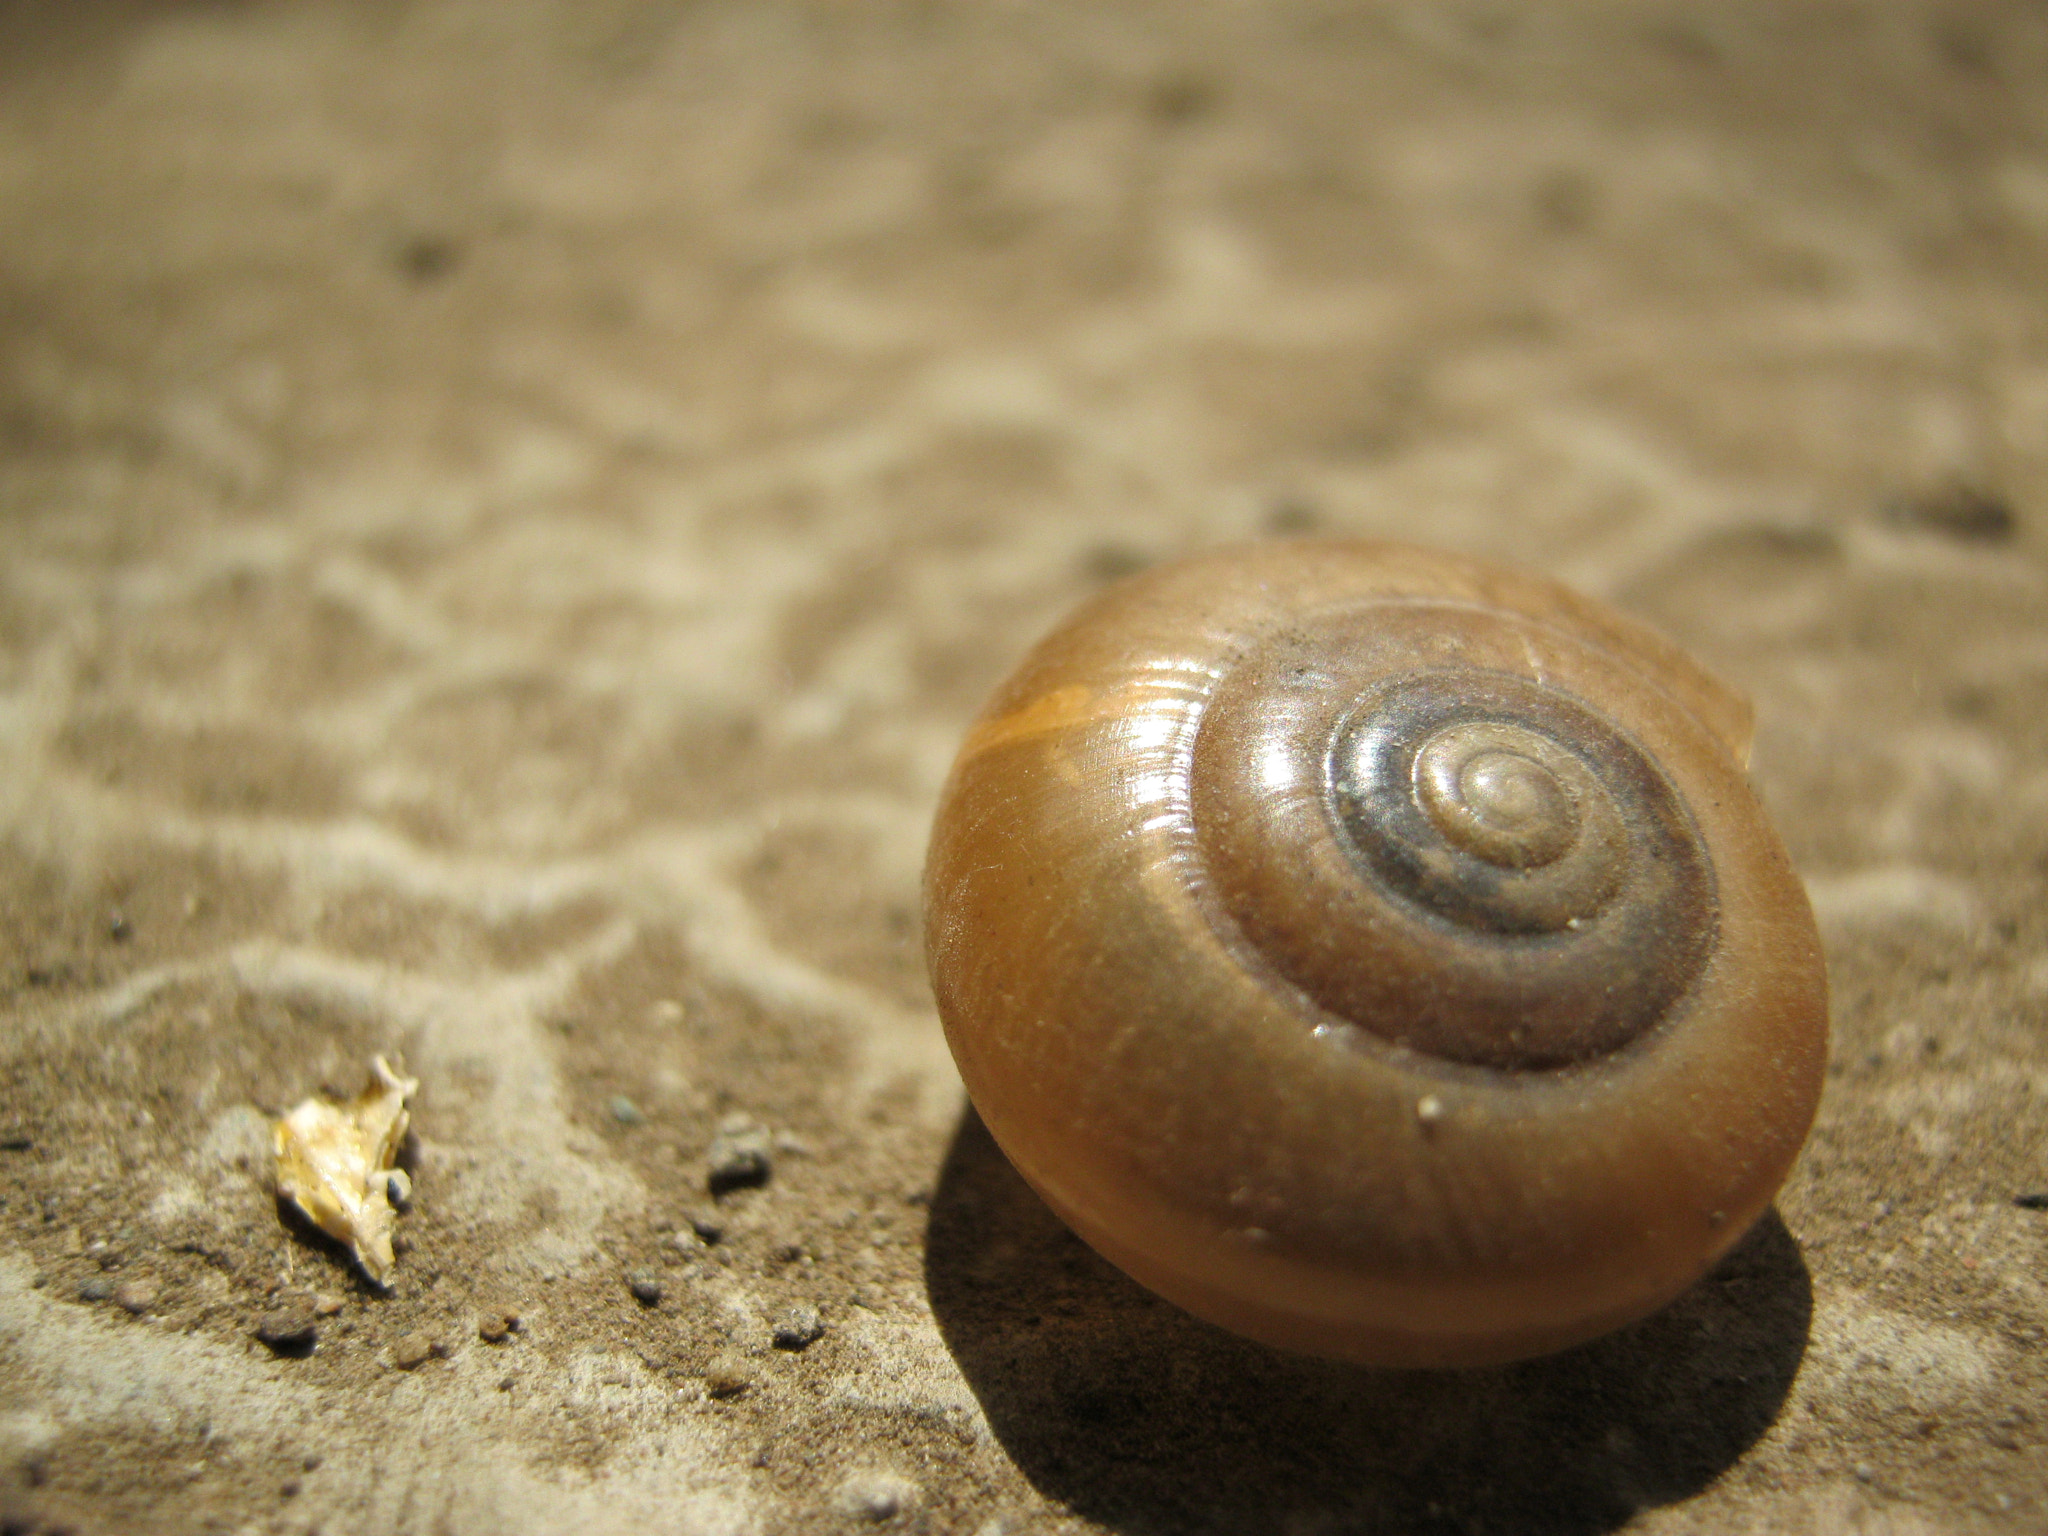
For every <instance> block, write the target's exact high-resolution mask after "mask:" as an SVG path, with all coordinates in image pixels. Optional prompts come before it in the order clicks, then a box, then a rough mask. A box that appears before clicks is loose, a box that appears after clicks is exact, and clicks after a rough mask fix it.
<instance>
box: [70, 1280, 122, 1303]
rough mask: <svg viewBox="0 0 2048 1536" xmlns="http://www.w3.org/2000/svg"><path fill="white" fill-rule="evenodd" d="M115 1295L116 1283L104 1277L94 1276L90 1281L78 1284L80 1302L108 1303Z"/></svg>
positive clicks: (82, 1281)
mask: <svg viewBox="0 0 2048 1536" xmlns="http://www.w3.org/2000/svg"><path fill="white" fill-rule="evenodd" d="M113 1294H114V1282H113V1281H111V1280H109V1279H107V1278H106V1276H104V1275H94V1276H93V1277H92V1278H91V1279H90V1280H81V1281H79V1282H78V1299H79V1300H80V1301H106V1300H109V1299H110V1298H111V1297H112V1296H113Z"/></svg>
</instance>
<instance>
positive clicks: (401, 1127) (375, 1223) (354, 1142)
mask: <svg viewBox="0 0 2048 1536" xmlns="http://www.w3.org/2000/svg"><path fill="white" fill-rule="evenodd" d="M418 1089H419V1083H418V1082H417V1081H415V1080H414V1079H412V1078H409V1077H402V1076H400V1075H399V1074H398V1072H397V1071H395V1070H394V1069H393V1068H392V1066H391V1064H390V1063H389V1062H387V1061H386V1060H385V1059H384V1058H383V1057H382V1056H378V1057H375V1058H373V1059H372V1061H371V1063H370V1080H369V1082H368V1083H366V1084H365V1085H364V1086H363V1091H362V1092H361V1093H359V1094H357V1095H356V1096H355V1097H354V1098H353V1099H351V1100H349V1101H348V1102H346V1103H338V1102H336V1101H335V1100H333V1099H329V1098H324V1097H316V1098H310V1099H307V1100H306V1101H305V1102H304V1103H302V1104H300V1105H298V1107H297V1108H295V1109H293V1110H291V1111H290V1112H289V1113H288V1114H286V1115H285V1117H284V1118H283V1119H282V1120H279V1121H278V1122H277V1124H276V1126H275V1128H274V1135H273V1140H274V1144H275V1147H276V1151H277V1192H278V1193H279V1194H280V1195H282V1196H284V1197H285V1198H286V1199H287V1200H289V1201H291V1203H292V1204H293V1205H295V1206H297V1207H298V1208H299V1209H300V1210H301V1211H303V1212H305V1213H306V1216H307V1218H308V1219H309V1220H310V1221H311V1222H312V1223H313V1224H314V1225H315V1226H317V1227H318V1228H319V1229H320V1230H321V1231H322V1232H325V1233H326V1234H327V1235H328V1236H329V1237H332V1238H333V1239H335V1241H337V1242H339V1243H342V1244H345V1245H346V1246H347V1248H348V1251H349V1252H350V1253H351V1254H353V1255H355V1260H356V1263H357V1264H358V1265H360V1266H361V1268H362V1271H363V1273H364V1274H365V1275H367V1276H368V1277H369V1279H370V1281H371V1283H372V1284H375V1285H378V1286H382V1287H388V1286H389V1285H390V1283H391V1279H390V1277H391V1266H392V1264H393V1263H394V1262H395V1261H394V1259H393V1255H392V1252H391V1221H392V1214H393V1212H392V1203H393V1198H392V1197H393V1189H394V1187H399V1188H402V1189H403V1193H401V1194H400V1195H399V1196H398V1198H399V1200H400V1201H401V1202H403V1201H406V1200H408V1199H409V1197H410V1193H411V1186H410V1183H409V1182H408V1183H405V1184H404V1185H402V1186H400V1185H398V1184H397V1180H399V1179H402V1178H403V1177H404V1176H403V1173H402V1171H401V1170H399V1169H398V1168H397V1167H395V1166H394V1163H395V1160H396V1158H397V1156H398V1149H399V1147H400V1146H401V1145H402V1144H403V1142H404V1141H405V1129H406V1126H407V1124H408V1123H409V1121H410V1117H409V1116H408V1114H407V1113H406V1107H405V1105H406V1100H407V1099H409V1098H411V1097H412V1095H413V1094H414V1093H415V1092H417V1091H418Z"/></svg>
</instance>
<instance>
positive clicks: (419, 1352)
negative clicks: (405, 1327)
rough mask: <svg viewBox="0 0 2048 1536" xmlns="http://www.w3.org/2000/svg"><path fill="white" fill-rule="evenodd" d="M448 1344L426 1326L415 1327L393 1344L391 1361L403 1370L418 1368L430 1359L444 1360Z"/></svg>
mask: <svg viewBox="0 0 2048 1536" xmlns="http://www.w3.org/2000/svg"><path fill="white" fill-rule="evenodd" d="M447 1356H448V1346H447V1345H445V1344H443V1343H442V1342H441V1341H440V1340H439V1339H437V1338H436V1337H434V1335H433V1334H432V1333H431V1332H430V1331H428V1330H427V1329H425V1328H419V1329H415V1330H414V1331H413V1332H411V1333H408V1334H407V1335H406V1336H405V1337H404V1338H402V1339H400V1340H399V1341H398V1342H397V1343H396V1344H394V1345H392V1346H391V1363H392V1364H393V1365H395V1366H397V1367H398V1368H399V1369H400V1370H401V1371H412V1370H417V1369H419V1367H421V1366H423V1365H425V1364H426V1363H427V1362H428V1361H429V1360H443V1359H446V1358H447Z"/></svg>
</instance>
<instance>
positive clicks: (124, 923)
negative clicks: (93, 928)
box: [107, 912, 135, 944]
mask: <svg viewBox="0 0 2048 1536" xmlns="http://www.w3.org/2000/svg"><path fill="white" fill-rule="evenodd" d="M134 932H135V928H134V925H133V924H131V923H130V922H129V921H128V919H127V917H126V916H125V915H124V914H122V913H119V912H116V913H114V914H113V915H112V916H110V917H109V918H108V919H107V937H108V938H110V939H112V940H113V941H114V942H115V943H116V944H119V943H121V942H123V941H124V940H126V939H127V938H128V936H129V935H130V934H132V933H134Z"/></svg>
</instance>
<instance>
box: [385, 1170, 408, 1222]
mask: <svg viewBox="0 0 2048 1536" xmlns="http://www.w3.org/2000/svg"><path fill="white" fill-rule="evenodd" d="M384 1198H385V1199H386V1200H388V1201H390V1202H391V1209H393V1210H394V1211H397V1212H399V1213H400V1214H401V1215H402V1214H404V1213H405V1212H406V1211H409V1210H411V1209H412V1175H411V1174H409V1173H407V1172H406V1171H405V1170H404V1169H403V1168H391V1169H387V1170H386V1171H385V1174H384Z"/></svg>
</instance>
